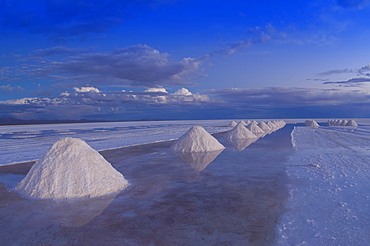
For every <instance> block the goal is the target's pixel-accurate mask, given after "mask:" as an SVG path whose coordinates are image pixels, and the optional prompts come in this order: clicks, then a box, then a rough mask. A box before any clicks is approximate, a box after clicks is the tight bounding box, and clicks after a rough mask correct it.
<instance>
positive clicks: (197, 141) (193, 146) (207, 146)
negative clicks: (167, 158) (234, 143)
mask: <svg viewBox="0 0 370 246" xmlns="http://www.w3.org/2000/svg"><path fill="white" fill-rule="evenodd" d="M224 148H225V147H224V146H223V145H222V144H220V142H218V140H217V139H216V138H214V137H213V136H212V135H211V134H209V133H208V132H207V131H206V130H205V129H204V128H203V127H201V126H193V127H192V128H190V129H189V130H188V131H187V132H186V133H185V134H184V135H182V136H181V137H180V138H179V139H178V140H177V141H176V142H175V143H174V144H173V145H172V146H171V149H172V150H174V151H180V152H207V151H217V150H222V149H224Z"/></svg>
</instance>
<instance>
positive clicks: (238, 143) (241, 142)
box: [227, 138, 258, 151]
mask: <svg viewBox="0 0 370 246" xmlns="http://www.w3.org/2000/svg"><path fill="white" fill-rule="evenodd" d="M257 140H258V138H245V139H227V141H228V143H229V144H230V145H231V146H233V147H234V148H235V149H236V150H237V151H242V150H244V149H245V148H247V147H248V146H249V145H251V144H252V143H254V142H256V141H257Z"/></svg>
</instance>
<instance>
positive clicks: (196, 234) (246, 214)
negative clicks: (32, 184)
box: [0, 125, 294, 245]
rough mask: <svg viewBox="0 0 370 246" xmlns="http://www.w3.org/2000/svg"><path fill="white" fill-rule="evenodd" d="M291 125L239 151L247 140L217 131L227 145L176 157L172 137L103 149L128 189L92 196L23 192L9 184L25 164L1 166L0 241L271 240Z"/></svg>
mask: <svg viewBox="0 0 370 246" xmlns="http://www.w3.org/2000/svg"><path fill="white" fill-rule="evenodd" d="M292 129H293V126H292V125H287V126H285V128H283V129H281V130H279V131H277V132H274V133H272V134H270V135H267V136H265V137H264V138H261V139H258V140H257V141H256V142H254V143H247V144H244V145H245V146H246V145H248V144H250V145H249V146H246V148H245V149H244V150H242V151H238V150H236V149H235V148H234V147H232V146H238V149H239V150H240V149H242V148H243V147H241V146H243V143H242V144H240V143H237V144H235V143H234V144H232V143H228V142H227V141H226V140H224V139H223V138H222V134H216V137H217V138H218V139H219V140H220V141H221V142H222V143H223V144H224V145H225V146H226V147H227V148H226V149H225V150H224V151H222V152H221V153H219V154H218V153H213V154H211V155H208V156H185V157H184V156H179V155H177V154H176V153H174V152H172V151H171V150H170V149H169V147H170V146H171V144H172V142H163V143H155V144H146V145H142V146H135V147H128V148H122V149H116V150H109V151H103V152H102V154H103V155H104V156H105V158H106V159H107V160H108V161H109V162H111V163H112V164H113V166H114V167H115V168H116V169H117V170H119V171H120V172H122V173H123V175H124V176H125V178H126V179H127V180H129V182H130V187H129V188H128V189H126V190H124V191H122V192H121V193H119V194H114V195H110V196H106V197H100V198H94V199H71V200H64V201H58V202H55V201H49V200H44V201H43V200H32V199H28V198H25V197H22V196H20V195H19V194H18V193H16V192H14V191H13V190H12V188H14V187H15V185H16V183H17V182H18V181H20V180H21V179H22V178H23V177H24V175H25V174H26V171H25V169H27V168H23V169H21V168H18V169H17V168H16V170H14V169H13V170H11V169H9V167H8V169H5V168H1V167H0V198H1V199H0V200H1V203H0V218H1V220H0V238H1V239H2V241H1V242H2V243H1V244H2V245H50V244H51V245H272V244H273V243H274V240H275V226H276V222H277V221H278V220H279V218H280V216H281V214H282V213H283V212H284V211H283V208H282V204H283V202H284V200H285V199H286V198H287V189H286V184H287V176H286V170H285V165H284V162H286V160H287V158H288V156H289V155H291V154H292V153H293V151H294V150H293V148H292V145H291V141H290V132H291V130H292ZM217 154H218V155H217ZM213 159H214V160H213ZM212 160H213V161H212ZM208 162H210V163H208ZM22 172H23V173H22ZM4 185H5V186H4ZM5 187H7V188H8V189H10V190H11V192H8V190H7V189H6V188H5Z"/></svg>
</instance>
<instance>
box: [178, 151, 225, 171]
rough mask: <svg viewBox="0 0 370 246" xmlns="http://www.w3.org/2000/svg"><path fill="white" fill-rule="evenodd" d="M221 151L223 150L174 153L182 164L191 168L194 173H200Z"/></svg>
mask: <svg viewBox="0 0 370 246" xmlns="http://www.w3.org/2000/svg"><path fill="white" fill-rule="evenodd" d="M222 151H223V149H221V150H216V151H208V152H179V151H176V152H175V153H176V155H177V156H178V157H180V159H181V160H182V161H183V162H185V163H186V164H188V165H189V166H191V168H193V169H194V171H197V172H200V171H203V170H204V169H205V168H206V167H207V166H208V165H209V164H210V163H211V162H213V161H214V160H215V159H216V157H217V156H218V155H219V154H221V152H222Z"/></svg>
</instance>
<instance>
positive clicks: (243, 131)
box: [225, 123, 258, 139]
mask: <svg viewBox="0 0 370 246" xmlns="http://www.w3.org/2000/svg"><path fill="white" fill-rule="evenodd" d="M225 138H226V139H249V138H253V139H255V138H258V137H257V136H256V135H255V134H253V133H252V132H251V131H250V130H249V129H247V128H246V127H245V126H243V124H241V123H239V124H238V125H237V126H236V127H234V128H233V129H231V130H230V131H228V132H227V133H226V135H225Z"/></svg>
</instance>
